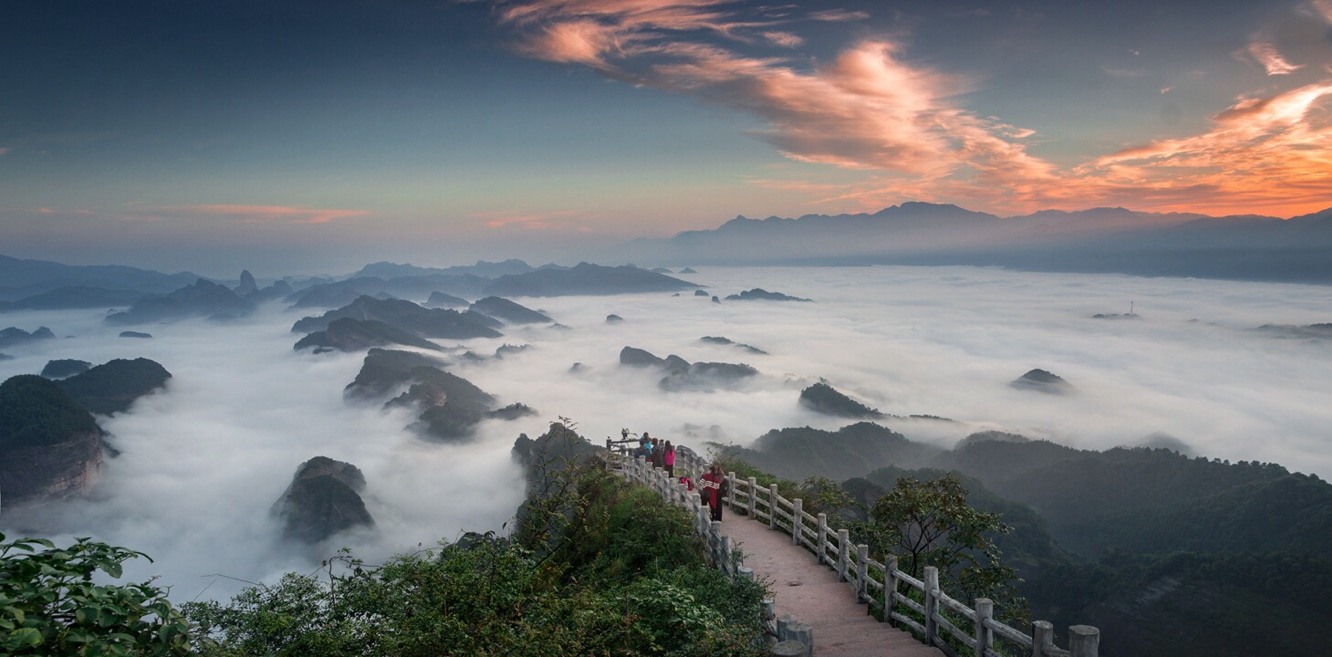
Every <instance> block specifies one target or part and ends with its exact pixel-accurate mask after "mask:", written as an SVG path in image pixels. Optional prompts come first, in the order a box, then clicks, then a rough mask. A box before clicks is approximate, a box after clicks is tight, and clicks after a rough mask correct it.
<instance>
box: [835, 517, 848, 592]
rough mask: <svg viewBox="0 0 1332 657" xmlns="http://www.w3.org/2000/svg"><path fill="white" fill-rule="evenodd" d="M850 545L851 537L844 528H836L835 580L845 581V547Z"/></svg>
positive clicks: (846, 551) (846, 552)
mask: <svg viewBox="0 0 1332 657" xmlns="http://www.w3.org/2000/svg"><path fill="white" fill-rule="evenodd" d="M849 547H851V537H850V536H848V535H847V531H846V530H845V529H839V530H837V581H839V582H845V581H846V565H847V564H846V562H847V559H848V557H849V551H848V550H847V548H849Z"/></svg>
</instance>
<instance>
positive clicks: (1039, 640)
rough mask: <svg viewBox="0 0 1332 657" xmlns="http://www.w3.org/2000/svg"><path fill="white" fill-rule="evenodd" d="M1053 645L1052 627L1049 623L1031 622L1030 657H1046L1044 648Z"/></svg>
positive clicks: (1041, 621)
mask: <svg viewBox="0 0 1332 657" xmlns="http://www.w3.org/2000/svg"><path fill="white" fill-rule="evenodd" d="M1053 643H1054V625H1051V624H1050V621H1043V620H1038V621H1033V622H1032V624H1031V657H1048V655H1049V653H1047V652H1045V647H1046V646H1048V645H1051V644H1053Z"/></svg>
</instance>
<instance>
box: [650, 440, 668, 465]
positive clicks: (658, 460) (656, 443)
mask: <svg viewBox="0 0 1332 657" xmlns="http://www.w3.org/2000/svg"><path fill="white" fill-rule="evenodd" d="M665 453H666V450H664V449H662V446H661V440H660V439H658V438H653V439H652V467H654V468H664V467H666V462H665V461H664V460H662V459H663V458H664V457H665V455H666V454H665Z"/></svg>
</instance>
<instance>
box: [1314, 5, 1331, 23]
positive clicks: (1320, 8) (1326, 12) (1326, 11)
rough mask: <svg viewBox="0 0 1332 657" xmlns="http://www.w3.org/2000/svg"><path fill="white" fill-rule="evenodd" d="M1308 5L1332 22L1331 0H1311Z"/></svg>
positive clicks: (1324, 18)
mask: <svg viewBox="0 0 1332 657" xmlns="http://www.w3.org/2000/svg"><path fill="white" fill-rule="evenodd" d="M1309 7H1310V8H1312V9H1313V10H1314V12H1315V13H1317V14H1318V15H1319V16H1322V17H1323V20H1325V21H1327V22H1328V23H1329V24H1332V0H1311V1H1310V2H1309Z"/></svg>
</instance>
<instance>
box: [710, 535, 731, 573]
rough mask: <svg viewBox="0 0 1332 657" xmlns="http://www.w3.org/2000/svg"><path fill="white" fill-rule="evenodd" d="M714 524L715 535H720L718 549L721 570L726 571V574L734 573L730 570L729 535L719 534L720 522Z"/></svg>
mask: <svg viewBox="0 0 1332 657" xmlns="http://www.w3.org/2000/svg"><path fill="white" fill-rule="evenodd" d="M714 524H715V529H716V530H717V535H718V536H720V537H721V545H720V548H721V549H720V551H721V569H722V572H723V573H726V574H727V575H735V573H733V572H731V537H730V536H723V535H722V534H721V523H720V522H718V523H714Z"/></svg>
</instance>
